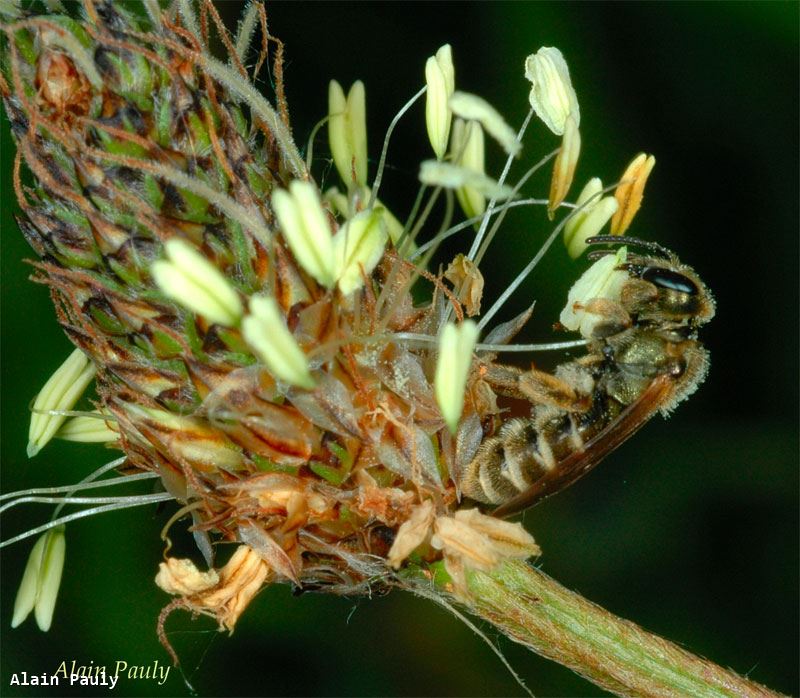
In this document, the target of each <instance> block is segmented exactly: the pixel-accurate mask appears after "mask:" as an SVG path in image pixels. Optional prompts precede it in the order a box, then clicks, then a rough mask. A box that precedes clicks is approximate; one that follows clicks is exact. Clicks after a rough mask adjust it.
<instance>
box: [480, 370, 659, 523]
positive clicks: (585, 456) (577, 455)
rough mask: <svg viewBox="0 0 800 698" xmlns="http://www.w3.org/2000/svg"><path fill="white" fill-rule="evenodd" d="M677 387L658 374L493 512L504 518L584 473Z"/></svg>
mask: <svg viewBox="0 0 800 698" xmlns="http://www.w3.org/2000/svg"><path fill="white" fill-rule="evenodd" d="M673 387H674V381H673V379H672V378H671V377H670V376H667V375H662V376H658V377H657V378H656V379H655V380H653V382H652V383H650V385H649V386H648V387H647V388H646V389H645V390H644V392H643V393H642V394H641V395H640V396H639V398H638V399H637V400H636V401H634V402H632V403H631V404H630V405H628V406H627V407H626V408H625V409H624V410H623V411H622V412H621V413H620V414H619V416H618V417H617V418H616V419H615V420H614V421H613V422H611V424H609V425H608V426H607V427H606V428H605V429H603V430H602V431H601V432H600V433H598V434H597V435H596V436H595V437H594V438H592V439H590V440H589V441H588V442H587V443H586V444H585V445H584V447H583V449H581V450H580V451H575V452H574V453H571V454H570V455H569V456H567V457H566V458H564V459H563V460H561V461H559V462H558V463H557V464H556V467H555V468H553V469H552V470H551V471H550V472H548V473H547V474H546V475H544V476H543V477H541V478H539V479H538V480H537V481H536V482H534V483H533V485H531V486H530V487H529V488H528V489H527V490H525V491H524V492H521V493H520V494H518V495H517V496H516V497H513V498H512V499H510V500H509V501H507V502H506V503H505V504H501V505H500V506H499V507H497V509H495V510H494V511H493V512H492V516H497V517H500V518H505V517H507V516H511V515H512V514H516V513H518V512H520V511H522V510H523V509H527V508H528V507H531V506H533V505H534V504H537V503H538V502H540V501H542V500H543V499H545V498H547V497H549V496H550V495H552V494H555V493H556V492H560V491H561V490H563V489H564V488H565V487H569V485H571V484H572V483H573V482H575V481H576V480H578V479H579V478H581V477H583V476H584V475H585V474H586V473H588V472H589V471H590V470H591V469H592V468H594V466H596V465H597V464H598V463H599V462H600V461H601V460H603V458H605V457H606V456H607V455H608V454H609V453H611V452H612V451H613V450H614V449H615V448H617V446H619V445H620V444H621V443H622V442H623V441H625V440H627V439H628V438H629V437H630V436H632V435H633V434H634V433H636V431H638V429H639V428H640V427H642V426H643V425H644V424H645V422H647V421H648V420H649V419H650V417H652V416H653V415H654V414H655V413H656V412H657V411H658V409H659V408H660V407H661V406H662V405H663V404H664V403H665V401H667V400H668V399H669V395H670V393H671V392H672V390H673Z"/></svg>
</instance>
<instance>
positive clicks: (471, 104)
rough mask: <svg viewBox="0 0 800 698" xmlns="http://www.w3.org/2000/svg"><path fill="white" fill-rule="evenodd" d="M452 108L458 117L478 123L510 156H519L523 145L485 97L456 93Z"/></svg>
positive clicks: (452, 98)
mask: <svg viewBox="0 0 800 698" xmlns="http://www.w3.org/2000/svg"><path fill="white" fill-rule="evenodd" d="M450 108H451V109H452V110H453V113H454V114H455V115H456V116H460V117H461V118H462V119H464V120H466V121H477V122H479V123H480V125H481V126H483V128H484V130H485V131H486V133H488V134H489V135H490V136H491V137H492V138H494V139H495V140H496V141H497V142H498V143H499V144H500V145H501V146H502V148H503V150H505V151H506V152H507V153H508V154H509V155H515V156H516V155H519V151H520V150H521V149H522V143H520V142H519V141H518V140H517V134H516V133H515V132H514V129H513V128H511V126H509V125H508V124H507V123H506V121H505V119H504V118H503V117H502V116H500V112H498V111H497V110H496V109H495V108H494V107H493V106H492V105H491V104H489V102H487V101H486V100H485V99H483V97H478V95H473V94H470V93H468V92H455V93H454V94H453V96H452V97H451V98H450Z"/></svg>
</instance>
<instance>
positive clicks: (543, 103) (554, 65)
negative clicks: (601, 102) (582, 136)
mask: <svg viewBox="0 0 800 698" xmlns="http://www.w3.org/2000/svg"><path fill="white" fill-rule="evenodd" d="M525 77H526V78H527V79H528V80H530V81H531V93H530V96H529V100H530V103H531V106H532V107H533V110H534V111H535V112H536V115H537V116H538V117H539V118H540V119H541V120H542V121H544V123H545V125H546V126H547V128H549V129H550V130H551V131H552V132H553V133H555V134H556V135H557V136H561V135H563V134H564V128H565V127H566V122H567V117H568V116H570V114H571V115H572V118H573V119H575V126H580V124H581V111H580V107H579V106H578V97H577V96H576V95H575V90H574V89H573V87H572V80H570V77H569V68H568V67H567V62H566V61H565V60H564V56H563V55H562V54H561V51H559V50H558V49H557V48H553V47H550V46H544V47H542V48H540V49H539V50H538V51H537V52H536V53H534V54H531V55H530V56H528V57H527V58H526V59H525Z"/></svg>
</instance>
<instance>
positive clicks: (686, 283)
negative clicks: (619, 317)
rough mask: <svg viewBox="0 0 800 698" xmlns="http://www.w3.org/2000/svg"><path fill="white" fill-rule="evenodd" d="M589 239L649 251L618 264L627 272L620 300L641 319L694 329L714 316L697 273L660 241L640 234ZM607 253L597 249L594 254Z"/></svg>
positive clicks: (707, 294) (713, 307) (629, 256)
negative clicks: (638, 236)
mask: <svg viewBox="0 0 800 698" xmlns="http://www.w3.org/2000/svg"><path fill="white" fill-rule="evenodd" d="M589 242H590V243H592V244H597V243H601V242H613V243H615V244H625V245H627V246H630V247H633V248H643V249H644V250H645V251H646V252H647V253H649V254H647V255H639V254H636V253H632V254H629V255H628V256H627V260H626V261H625V263H623V264H620V265H618V266H617V267H616V269H617V270H618V271H625V272H627V273H628V276H629V279H628V281H627V282H626V283H624V284H623V285H622V287H621V289H620V299H619V300H620V302H621V304H622V306H623V307H624V308H625V310H626V311H628V312H629V313H630V314H631V316H632V317H634V318H636V320H638V321H639V322H646V323H653V324H657V325H664V326H666V327H670V328H679V327H688V328H690V329H694V328H696V327H699V326H700V325H703V324H705V323H706V322H708V321H709V320H710V319H711V318H712V317H714V310H715V306H714V299H713V297H712V296H711V293H710V292H709V290H708V289H707V288H706V286H705V284H704V283H703V282H702V281H701V280H700V277H699V276H698V275H697V273H696V272H695V271H694V270H693V269H691V268H690V267H688V266H687V265H685V264H681V262H680V260H679V259H678V258H677V256H676V255H675V254H674V253H672V252H670V251H669V250H667V249H666V248H664V247H662V246H661V245H658V244H657V243H653V242H648V241H645V240H639V239H637V238H619V237H616V236H614V237H611V236H601V237H595V238H591V239H590V241H589ZM604 254H608V253H607V252H605V251H597V252H594V253H592V254H591V257H598V256H602V255H604Z"/></svg>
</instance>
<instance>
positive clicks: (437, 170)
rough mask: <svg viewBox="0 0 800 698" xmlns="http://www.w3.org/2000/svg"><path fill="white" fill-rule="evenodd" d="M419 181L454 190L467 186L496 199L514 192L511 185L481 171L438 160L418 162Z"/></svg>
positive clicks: (502, 198) (505, 197) (507, 196)
mask: <svg viewBox="0 0 800 698" xmlns="http://www.w3.org/2000/svg"><path fill="white" fill-rule="evenodd" d="M419 181H420V182H422V183H423V184H428V185H431V186H434V187H444V188H445V189H455V190H456V191H458V190H459V189H463V188H465V187H469V188H471V189H473V190H475V191H477V192H478V193H480V194H483V195H484V196H489V197H492V198H494V199H497V200H504V199H508V198H509V197H510V196H511V195H512V194H513V193H514V192H513V190H512V189H511V187H509V186H506V185H504V184H498V183H497V182H496V181H495V180H493V179H492V178H491V177H487V176H486V175H485V174H483V173H481V172H475V171H474V170H469V169H467V168H466V167H462V166H460V165H454V164H453V163H450V162H440V161H439V160H425V161H423V162H422V163H421V164H420V167H419Z"/></svg>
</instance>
